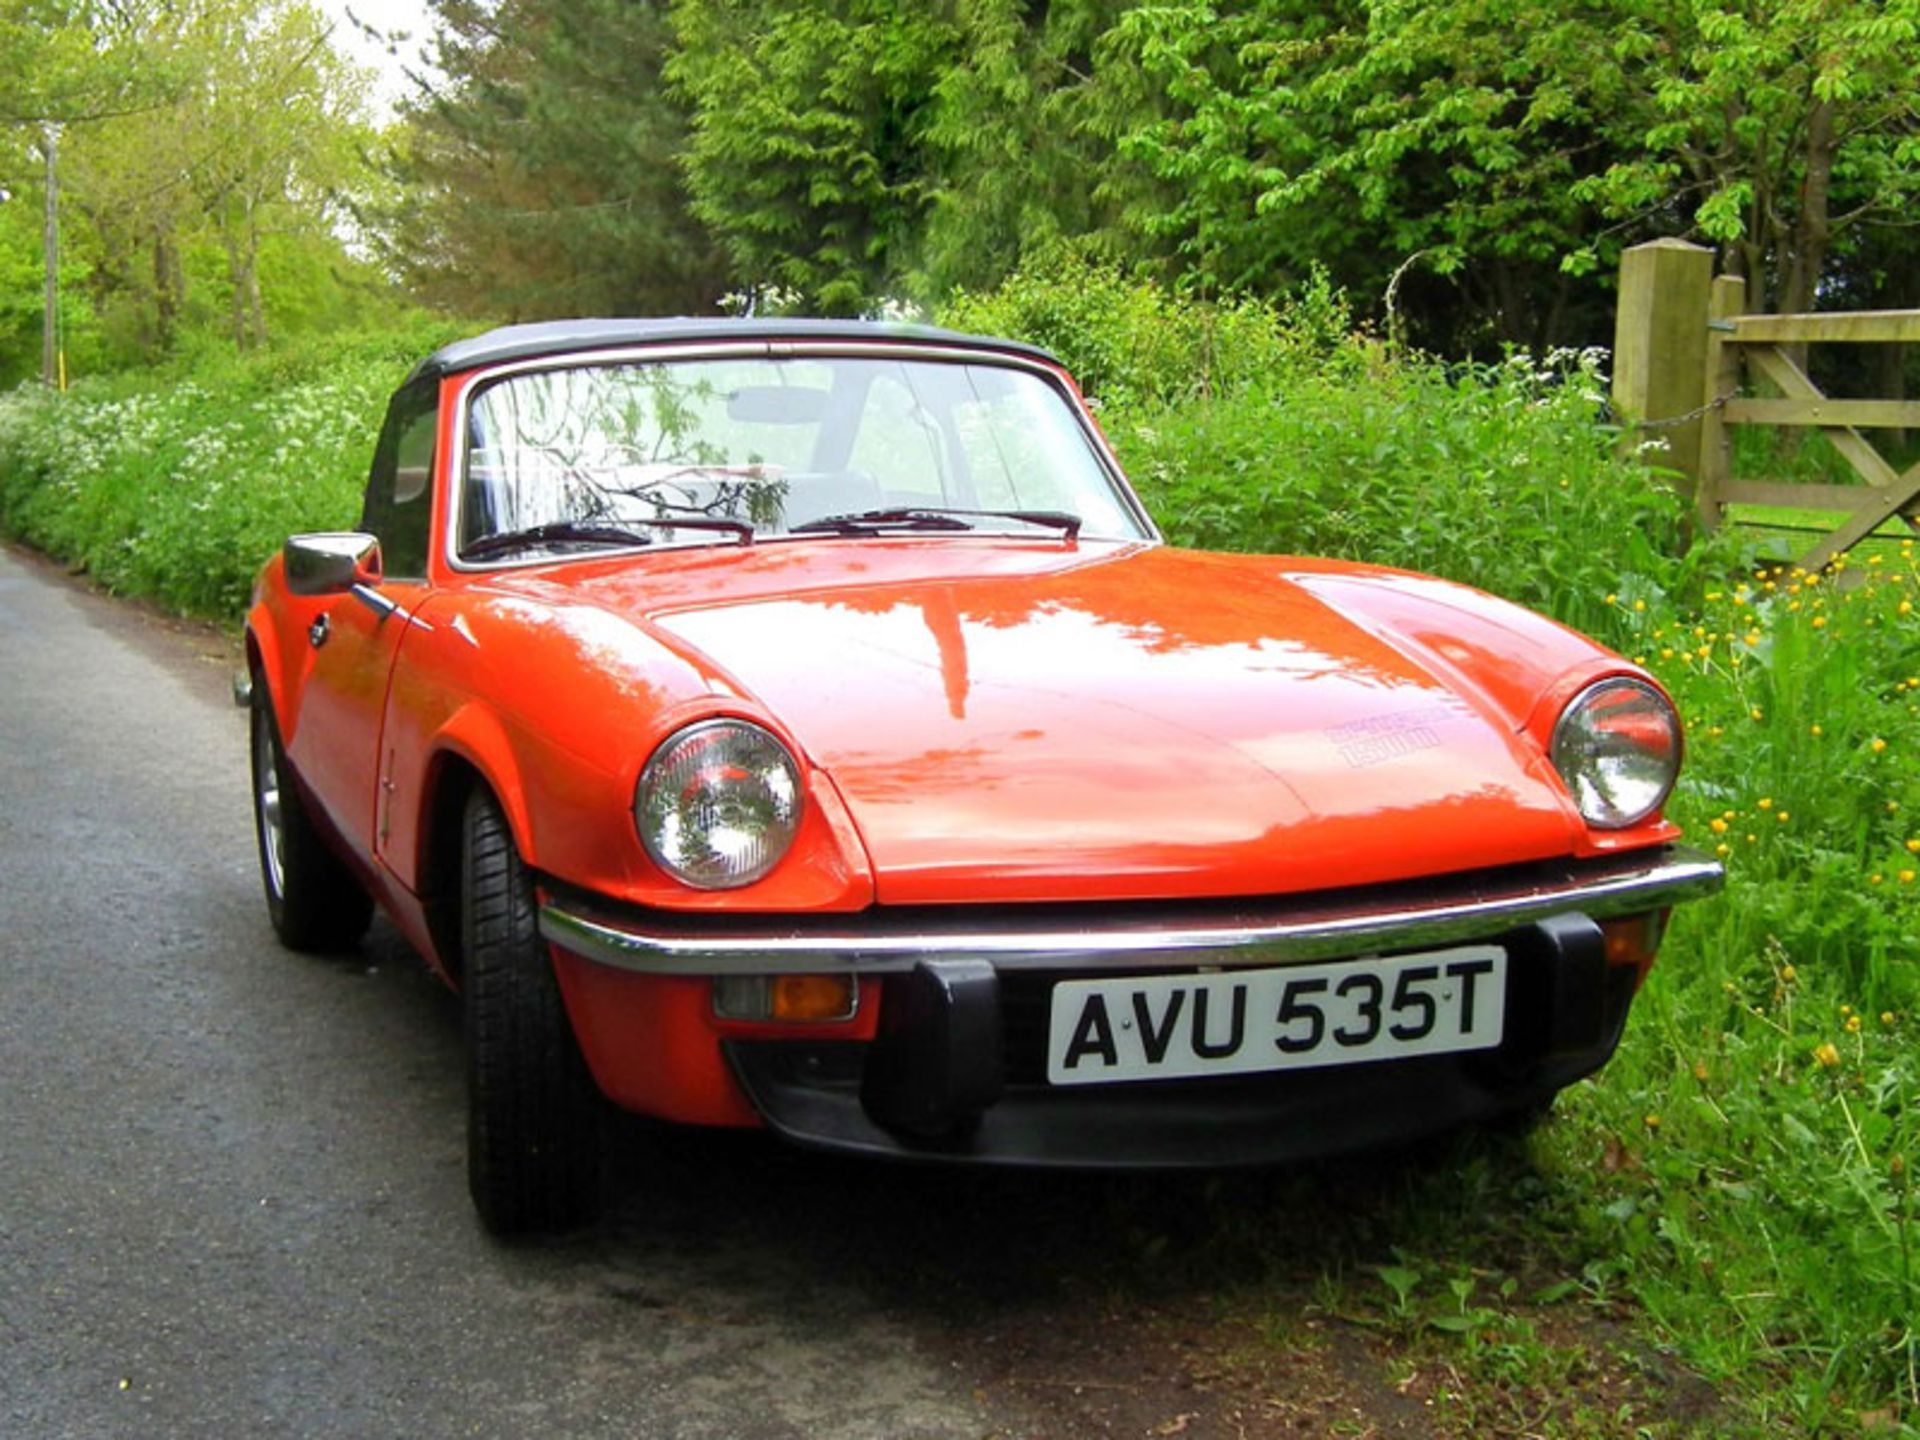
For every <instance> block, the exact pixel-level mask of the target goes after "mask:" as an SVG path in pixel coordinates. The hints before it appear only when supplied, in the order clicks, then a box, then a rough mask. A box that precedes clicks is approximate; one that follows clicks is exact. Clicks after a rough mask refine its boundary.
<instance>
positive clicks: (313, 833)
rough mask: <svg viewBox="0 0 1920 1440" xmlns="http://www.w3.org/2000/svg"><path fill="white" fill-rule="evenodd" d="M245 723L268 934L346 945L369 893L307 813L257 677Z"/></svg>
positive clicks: (361, 926) (359, 926)
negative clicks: (270, 925)
mask: <svg viewBox="0 0 1920 1440" xmlns="http://www.w3.org/2000/svg"><path fill="white" fill-rule="evenodd" d="M251 724H252V731H253V745H252V749H253V833H254V838H255V840H256V841H257V842H258V843H259V848H260V882H261V885H262V886H263V888H264V889H265V890H266V894H267V915H268V918H270V919H271V920H272V921H273V929H274V933H275V934H277V935H278V936H279V937H280V943H281V944H282V945H285V946H286V947H287V948H288V949H289V950H349V949H352V948H353V946H355V945H356V944H358V943H359V941H360V937H361V936H362V935H364V934H366V933H367V926H368V924H369V923H370V922H371V921H372V919H373V900H372V897H370V896H369V895H368V894H367V892H366V890H365V889H363V888H362V887H361V884H360V882H359V881H358V880H357V879H355V878H354V874H353V872H352V871H351V870H349V869H348V868H347V867H346V865H345V864H343V863H342V862H341V860H340V857H339V856H337V855H335V854H334V853H333V851H331V850H329V849H328V848H327V842H326V841H325V840H323V839H321V837H320V832H319V830H318V829H317V828H315V825H314V821H313V817H312V816H311V815H309V814H308V813H307V806H306V802H305V801H304V800H303V799H301V797H300V791H299V788H298V786H297V785H296V784H295V783H294V780H293V772H292V770H291V769H289V768H288V765H287V752H286V750H285V748H284V747H283V746H282V745H281V743H280V727H279V725H278V723H277V722H276V721H275V719H274V715H273V702H272V701H271V700H270V699H269V698H268V697H267V687H266V683H265V681H264V680H262V679H261V677H260V676H258V675H255V676H254V680H253V705H252V714H251Z"/></svg>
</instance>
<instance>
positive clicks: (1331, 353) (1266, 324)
mask: <svg viewBox="0 0 1920 1440" xmlns="http://www.w3.org/2000/svg"><path fill="white" fill-rule="evenodd" d="M939 320H940V323H941V324H943V325H947V326H950V327H952V328H953V329H956V330H966V331H971V332H973V333H975V334H980V335H1004V336H1010V337H1012V338H1015V339H1020V340H1025V341H1027V342H1029V343H1030V344H1034V345H1039V346H1042V347H1043V348H1045V349H1047V350H1050V351H1052V352H1053V353H1054V354H1055V355H1057V356H1059V357H1060V359H1061V360H1062V362H1064V363H1065V365H1066V367H1067V369H1068V370H1070V371H1072V372H1073V375H1074V377H1075V379H1077V380H1078V381H1079V382H1080V386H1081V388H1082V389H1083V390H1085V391H1086V393H1087V395H1088V396H1089V397H1090V398H1091V399H1092V400H1093V401H1094V403H1095V404H1096V405H1097V406H1099V407H1100V408H1102V410H1103V411H1106V412H1109V413H1111V412H1126V411H1132V410H1135V409H1139V408H1142V407H1147V408H1155V407H1161V406H1167V405H1180V404H1184V403H1186V402H1188V401H1191V400H1195V399H1199V398H1203V397H1206V396H1212V395H1222V394H1232V393H1235V392H1237V391H1239V390H1241V389H1243V388H1244V387H1246V386H1248V385H1252V384H1255V383H1258V382H1260V381H1263V380H1266V379H1269V378H1271V377H1272V376H1274V375H1276V374H1280V373H1292V372H1295V371H1300V370H1304V369H1307V368H1309V367H1311V366H1315V365H1320V366H1325V365H1327V364H1339V365H1341V366H1343V367H1344V366H1345V365H1346V364H1347V363H1348V362H1350V361H1351V360H1352V359H1353V358H1354V356H1355V355H1356V354H1357V353H1358V352H1357V351H1356V350H1354V349H1353V348H1352V347H1349V346H1348V345H1347V343H1346V342H1347V334H1348V331H1349V329H1350V328H1351V327H1350V324H1349V322H1348V317H1347V312H1346V307H1345V305H1344V303H1343V302H1342V300H1341V298H1340V297H1339V295H1338V294H1336V293H1335V292H1334V291H1333V290H1332V289H1331V288H1330V287H1329V286H1328V284H1327V281H1326V279H1325V277H1324V276H1316V277H1315V279H1314V280H1313V281H1312V282H1311V283H1310V284H1309V285H1308V286H1307V287H1306V289H1305V290H1304V291H1303V292H1302V293H1301V295H1300V296H1299V297H1297V298H1296V299H1295V300H1294V302H1293V303H1292V304H1291V305H1289V306H1286V307H1280V306H1275V305H1272V304H1269V303H1268V302H1266V301H1263V300H1252V299H1244V300H1232V301H1228V302H1225V303H1219V304H1202V303H1197V302H1191V301H1183V300H1181V299H1179V298H1177V297H1175V296H1173V295H1170V294H1168V293H1167V292H1166V291H1165V290H1163V289H1161V288H1160V287H1159V286H1157V285H1154V284H1152V283H1151V282H1149V281H1146V280H1140V279H1133V278H1130V277H1128V276H1127V275H1125V274H1123V273H1122V272H1121V271H1119V270H1118V269H1116V268H1114V267H1113V266H1110V265H1105V264H1102V263H1101V262H1099V261H1096V260H1092V259H1089V258H1087V257H1086V256H1084V255H1082V254H1080V253H1078V252H1077V251H1074V250H1072V249H1070V248H1068V247H1065V246H1059V247H1055V248H1052V249H1049V250H1047V251H1044V252H1042V254H1041V255H1039V256H1038V257H1036V258H1034V259H1032V260H1030V261H1029V262H1028V264H1027V265H1026V267H1025V268H1023V269H1022V270H1021V271H1020V273H1018V274H1016V275H1014V276H1012V277H1011V278H1010V279H1008V280H1007V281H1006V282H1005V283H1004V284H1002V285H1001V286H999V287H998V288H997V289H995V290H992V291H990V292H987V293H984V294H975V293H970V292H966V291H961V292H959V293H957V294H955V295H953V296H952V297H950V298H949V299H948V300H947V301H946V303H945V304H943V305H942V306H941V307H940V313H939Z"/></svg>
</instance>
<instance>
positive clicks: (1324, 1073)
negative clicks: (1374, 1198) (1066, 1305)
mask: <svg viewBox="0 0 1920 1440" xmlns="http://www.w3.org/2000/svg"><path fill="white" fill-rule="evenodd" d="M247 658H248V664H249V667H250V675H249V677H248V682H247V683H246V684H245V685H244V686H243V687H242V694H243V695H245V696H247V697H250V703H251V706H252V718H253V747H252V748H253V775H254V799H255V804H256V810H257V814H258V831H259V840H260V859H261V868H262V871H263V873H264V877H265V886H266V895H267V905H268V909H269V911H270V913H271V915H272V918H273V923H274V926H275V928H276V929H277V930H278V932H279V935H280V937H281V939H282V940H283V941H284V942H285V943H286V944H288V945H290V946H293V947H294V948H296V949H327V948H334V947H344V946H349V945H351V944H352V943H354V942H355V941H356V940H357V939H358V938H359V936H360V935H361V933H362V932H363V930H364V929H365V927H366V925H367V923H368V919H369V916H370V914H371V907H372V905H373V904H374V903H375V902H376V901H377V902H378V903H379V905H380V906H381V908H382V909H384V910H385V911H386V912H387V913H388V915H390V916H391V917H392V920H393V922H394V923H395V924H396V925H397V926H398V927H399V928H400V930H401V931H402V932H403V933H404V934H405V935H406V936H407V937H408V938H409V939H410V940H411V941H412V942H413V944H414V945H416V946H417V947H419V949H420V951H421V953H422V954H423V955H425V956H426V957H427V959H428V961H429V963H430V964H431V965H432V966H433V967H434V968H435V969H436V970H437V971H438V972H439V973H440V974H441V975H442V976H444V977H445V979H446V980H447V982H448V983H449V984H450V985H452V986H454V987H455V988H456V989H457V990H458V991H459V993H460V995H461V997H462V1006H463V1011H464V1015H465V1028H466V1037H467V1049H468V1087H469V1088H468V1093H469V1097H470V1110H469V1116H470V1123H469V1159H470V1177H471V1184H472V1191H473V1197H474V1200H475V1203H476V1204H477V1206H478V1208H479V1211H480V1214H481V1217H482V1218H483V1220H484V1221H485V1223H486V1224H487V1225H488V1226H489V1227H491V1228H492V1229H494V1230H496V1231H498V1232H502V1233H507V1232H514V1231H520V1230H525V1229H530V1228H540V1227H548V1226H553V1225H558V1224H562V1223H565V1222H566V1221H568V1220H571V1219H576V1218H579V1217H580V1216H581V1215H582V1214H583V1213H584V1212H585V1210H586V1208H587V1206H588V1205H589V1203H590V1201H591V1197H592V1195H593V1191H594V1162H595V1157H596V1154H597V1153H598V1151H597V1147H596V1145H595V1140H594V1135H595V1119H596V1115H597V1114H598V1113H599V1110H600V1108H601V1107H602V1106H603V1105H604V1103H605V1102H606V1101H611V1102H612V1103H613V1104H614V1105H617V1106H620V1107H623V1108H625V1109H628V1110H632V1111H638V1112H642V1113H645V1114H648V1115H652V1116H657V1117H661V1118H664V1119H667V1120H674V1121H681V1122H686V1123H690V1124H701V1125H731V1126H765V1127H768V1128H770V1129H772V1130H773V1131H775V1132H776V1133H778V1134H779V1135H781V1136H783V1137H785V1138H786V1139H788V1140H791V1141H794V1142H796V1143H799V1144H803V1145H811V1146H817V1147H822V1148H826V1149H832V1150H843V1151H856V1152H864V1153H870V1154H888V1155H901V1156H913V1157H928V1158H939V1159H942V1160H953V1161H982V1162H989V1163H1008V1164H1035V1165H1060V1166H1091V1167H1099V1166H1177V1165H1205V1166H1217V1165H1229V1164H1239V1163H1245V1162H1271V1161H1278V1160H1284V1159H1288V1158H1292V1157H1298V1156H1303V1155H1308V1154H1323V1153H1327V1152H1332V1151H1338V1150H1347V1149H1351V1148H1354V1147H1358V1146H1363V1145H1369V1144H1374V1143H1377V1142H1382V1141H1388V1140H1393V1139H1397V1138H1401V1137H1407V1136H1411V1135H1414V1134H1417V1133H1421V1132H1426V1131H1431V1130H1434V1129H1436V1128H1440V1127H1445V1126H1452V1125H1456V1124H1459V1123H1462V1122H1466V1121H1473V1120H1479V1119H1487V1118H1492V1117H1496V1116H1501V1115H1503V1114H1507V1113H1517V1112H1525V1111H1528V1110H1530V1109H1538V1108H1539V1107H1542V1106H1543V1105H1544V1104H1545V1102H1546V1101H1548V1100H1549V1099H1550V1098H1551V1097H1552V1095H1553V1094H1554V1092H1555V1091H1556V1090H1557V1089H1559V1088H1560V1087H1562V1086H1564V1085H1566V1084H1567V1083H1569V1082H1570V1081H1572V1080H1574V1079H1576V1078H1578V1077H1579V1076H1582V1075H1585V1074H1587V1073H1588V1072H1590V1071H1592V1070H1594V1069H1595V1068H1597V1067H1598V1066H1600V1065H1601V1064H1603V1063H1604V1062H1605V1060H1606V1059H1607V1057H1608V1055H1609V1054H1610V1053H1611V1052H1612V1050H1613V1047H1614V1045H1615V1044H1616V1042H1617V1041H1618V1039H1619V1036H1620V1033H1621V1027H1622V1025H1623V1024H1624V1022H1625V1020H1626V1015H1627V1010H1628V1006H1629V1004H1630V1002H1631V1000H1632V998H1633V994H1634V991H1635V988H1636V986H1637V985H1638V983H1639V981H1640V979H1641V978H1642V976H1644V975H1645V973H1646V970H1647V967H1648V965H1649V964H1651V963H1652V960H1653V957H1654V952H1655V950H1656V949H1657V947H1658V946H1659V943H1660V938H1661V932H1662V929H1663V927H1664V924H1665V922H1666V918H1667V914H1668V911H1669V909H1670V907H1671V906H1673V905H1674V904H1675V903H1676V902H1678V901H1681V900H1685V899H1688V898H1690V897H1694V896H1699V895H1704V894H1708V893H1710V892H1712V891H1713V890H1714V889H1716V888H1717V887H1718V886H1719V885H1720V883H1721V872H1720V869H1719V867H1718V866H1717V865H1715V864H1714V863H1713V862H1712V861H1710V860H1708V859H1706V858H1704V857H1703V856H1701V855H1699V854H1696V853H1694V852H1692V851H1689V850H1686V849H1683V848H1681V847H1679V846H1677V845H1676V844H1675V843H1674V841H1675V838H1676V834H1677V832H1676V830H1675V828H1674V827H1673V826H1672V825H1671V824H1670V823H1668V822H1667V821H1666V820H1665V819H1664V818H1663V816H1662V813H1661V809H1662V805H1663V804H1664V802H1665V800H1666V798H1667V794H1668V791H1669V790H1670V789H1671V787H1672V785H1673V783H1674V777H1675V774H1676V771H1677V769H1678V767H1679V763H1680V753H1681V740H1680V726H1679V722H1678V720H1677V719H1676V717H1675V715H1674V711H1673V706H1672V704H1671V703H1670V702H1669V700H1668V699H1667V697H1666V696H1665V695H1664V694H1663V693H1662V692H1661V690H1660V687H1659V686H1658V685H1657V684H1656V683H1655V682H1654V681H1653V680H1652V679H1651V678H1650V677H1649V676H1648V675H1647V674H1646V673H1645V672H1643V671H1641V670H1639V669H1637V668H1635V667H1634V666H1632V665H1629V664H1627V663H1625V662H1624V661H1623V660H1621V658H1620V657H1619V656H1617V655H1614V654H1612V653H1610V652H1608V651H1607V650H1604V649H1602V648H1601V647H1600V646H1598V645H1595V644H1593V643H1592V642H1590V641H1588V640H1585V639H1583V638H1582V637H1580V636H1578V635H1575V634H1573V633H1571V632H1569V631H1567V630H1565V629H1563V628H1562V627H1560V626H1559V625H1556V624H1554V623H1552V622H1551V621H1548V620H1545V619H1542V618H1540V617H1539V616H1536V615H1533V614H1530V613H1528V612H1526V611H1524V610H1521V609H1517V608H1516V607H1514V606H1512V605H1509V604H1506V603H1503V602H1501V601H1498V600H1495V599H1492V598H1490V597H1488V596H1486V595H1483V594H1480V593H1478V592H1475V591H1472V590H1468V589H1465V588H1463V587H1461V586H1458V585H1453V584H1449V583H1446V582H1443V581H1440V580H1435V579H1430V578H1427V577H1423V576H1419V575H1412V574H1407V573H1404V572H1400V571H1393V570H1384V569H1379V568H1375V567H1370V566H1366V565H1355V564H1345V563H1334V562H1330V561H1322V560H1309V559H1297V558H1286V557H1269V556H1251V555H1214V554H1200V553H1195V552H1192V551H1185V550H1178V549H1174V548H1172V547H1170V546H1168V545H1165V544H1163V543H1162V542H1161V540H1160V538H1159V535H1158V534H1157V533H1156V531H1155V529H1154V525H1153V522H1152V520H1151V519H1150V518H1149V517H1148V516H1147V514H1146V512H1145V511H1144V510H1143V509H1142V507H1141V505H1140V503H1139V501H1138V500H1137V499H1136V498H1135V497H1134V495H1133V494H1132V492H1131V491H1130V490H1129V489H1128V487H1127V484H1126V481H1125V479H1124V478H1123V476H1122V475H1121V473H1120V469H1119V467H1118V465H1117V464H1116V463H1115V461H1114V458H1113V456H1112V454H1111V452H1110V451H1109V450H1108V448H1107V446H1106V444H1105V442H1104V441H1103V439H1102V437H1101V435H1100V431H1099V428H1098V427H1097V425H1096V424H1095V423H1094V421H1093V419H1092V417H1091V416H1090V415H1089V413H1088V410H1087V407H1086V406H1085V404H1084V403H1083V401H1082V400H1081V397H1080V394H1079V392H1078V390H1077V389H1076V388H1075V386H1074V383H1073V381H1072V380H1071V378H1070V377H1069V376H1068V375H1067V374H1066V373H1065V372H1064V371H1063V370H1062V368H1061V367H1060V365H1059V364H1058V363H1057V362H1055V361H1054V360H1053V359H1052V358H1051V357H1050V356H1048V355H1046V354H1045V353H1043V352H1041V351H1039V350H1035V349H1032V348H1029V347H1027V346H1024V345H1019V344H1015V343H1012V342H1009V341H1004V340H991V339H981V338H976V337H973V336H966V335H958V334H951V333H947V332H944V331H939V330H932V329H921V328H907V327H899V326H885V327H882V326H875V325H867V324H855V323H838V322H803V321H736V320H727V321H694V320H687V321H681V320H662V321H576V322H566V323H557V324H546V325H526V326H513V327H509V328H506V329H502V330H496V331H493V332H491V333H489V334H486V335H482V336H480V337H478V338H476V339H472V340H467V341H462V342H460V343H457V344H453V345H449V346H447V347H446V348H444V349H442V350H440V351H438V352H436V353H435V354H433V355H432V356H430V357H428V358H427V359H426V360H425V361H423V362H422V363H421V364H420V365H419V367H418V368H417V369H416V370H415V371H414V372H413V374H412V375H411V376H410V377H409V378H408V380H407V381H406V383H405V384H404V385H403V386H402V387H401V388H400V390H399V392H398V394H396V395H395V396H394V399H393V402H392V405H391V407H390V409H389V411H388V413H387V419H386V424H385V427H384V429H383V430H382V432H381V435H380V440H379V444H378V448H377V449H376V451H375V454H374V460H373V468H372V474H371V478H370V480H369V483H368V487H367V495H366V507H365V511H364V514H363V517H362V520H361V524H360V529H359V530H358V531H355V532H352V533H346V534H318V535H297V536H294V537H293V538H292V539H290V540H288V542H287V543H286V546H285V549H284V551H283V553H282V554H281V555H279V556H276V557H275V558H274V559H273V560H271V561H270V562H269V563H268V564H267V566H266V568H265V569H264V571H263V572H262V574H261V577H260V581H259V585H258V588H257V592H256V596H255V603H254V605H253V608H252V610H251V612H250V614H249V616H248V620H247Z"/></svg>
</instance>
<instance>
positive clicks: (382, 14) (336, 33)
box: [316, 0, 433, 124]
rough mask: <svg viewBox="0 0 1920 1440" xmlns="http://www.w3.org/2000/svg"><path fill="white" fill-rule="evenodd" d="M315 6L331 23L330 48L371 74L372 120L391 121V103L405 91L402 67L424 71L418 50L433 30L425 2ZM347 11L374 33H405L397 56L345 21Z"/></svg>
mask: <svg viewBox="0 0 1920 1440" xmlns="http://www.w3.org/2000/svg"><path fill="white" fill-rule="evenodd" d="M316 3H317V4H318V6H319V8H320V11H321V13H322V14H324V15H326V16H327V17H328V18H329V19H331V20H333V21H334V27H333V43H334V46H335V47H336V48H337V49H339V50H340V51H341V52H343V53H344V54H346V55H347V56H348V57H350V58H351V59H352V60H354V61H355V62H356V63H357V64H360V65H364V66H366V67H367V68H368V69H370V70H372V71H373V72H374V86H373V104H374V110H375V116H374V118H375V120H376V121H377V122H378V123H380V124H385V123H386V122H387V121H388V120H390V119H392V118H393V106H394V102H395V101H396V100H398V99H399V98H400V97H401V96H402V95H404V94H405V93H406V90H407V79H406V75H405V73H404V70H403V67H404V66H411V67H413V69H415V70H420V69H422V68H424V67H423V65H422V62H421V60H420V49H421V46H422V45H424V44H425V43H426V39H427V36H428V34H429V33H430V32H431V30H432V28H433V26H432V21H431V19H430V18H429V17H430V14H431V12H430V11H429V9H428V7H427V4H426V0H316ZM348 11H352V12H353V14H354V15H355V16H356V17H358V19H359V20H360V21H361V22H362V23H364V24H367V25H371V26H373V27H374V29H376V30H380V31H383V32H388V33H391V32H393V31H396V30H405V31H409V32H410V35H411V38H409V39H407V40H406V41H404V42H402V43H401V44H400V45H398V46H397V47H396V48H397V49H398V51H399V54H397V55H389V54H388V53H387V51H386V47H385V46H382V45H380V44H378V43H376V42H375V41H373V40H372V39H370V38H368V37H367V36H366V35H365V34H364V33H362V31H361V30H360V28H359V26H357V25H355V24H354V23H353V22H352V21H351V20H349V19H348V18H347V12H348Z"/></svg>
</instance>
